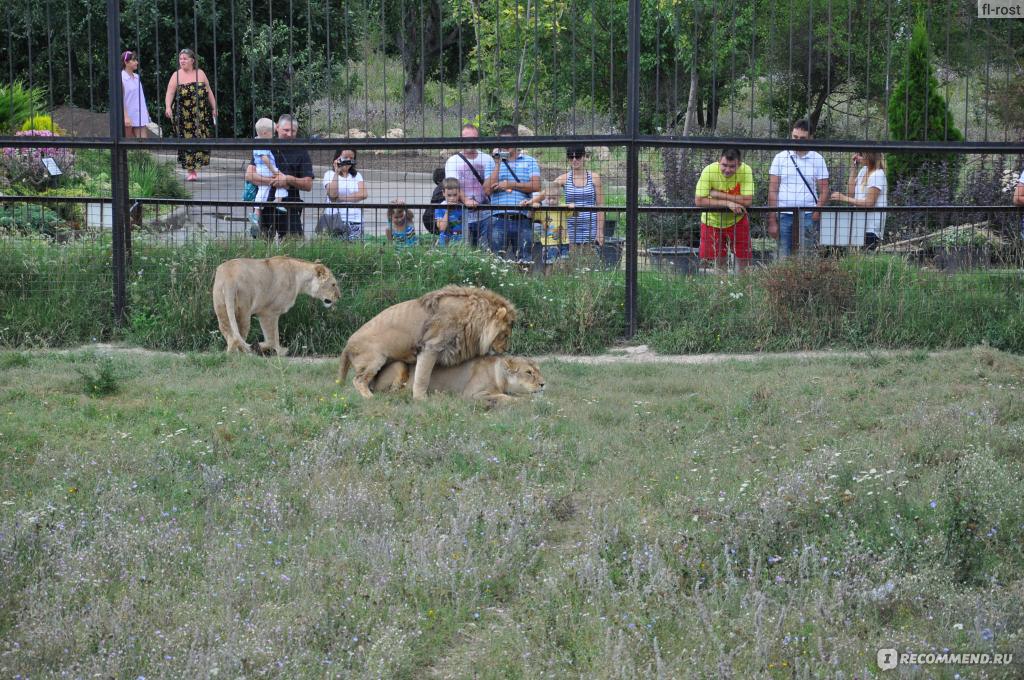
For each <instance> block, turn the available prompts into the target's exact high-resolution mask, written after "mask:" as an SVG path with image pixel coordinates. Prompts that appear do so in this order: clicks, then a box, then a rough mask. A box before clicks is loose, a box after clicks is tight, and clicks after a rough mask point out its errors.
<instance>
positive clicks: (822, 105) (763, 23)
mask: <svg viewBox="0 0 1024 680" xmlns="http://www.w3.org/2000/svg"><path fill="white" fill-rule="evenodd" d="M906 4H907V3H901V2H897V3H895V4H892V3H884V2H867V3H865V2H864V1H863V0H789V2H787V3H775V2H768V3H767V4H766V5H761V6H760V7H759V8H758V9H757V16H758V17H759V19H760V21H759V22H758V40H759V43H760V45H761V46H762V48H761V49H762V54H763V57H762V64H763V67H764V68H765V70H766V71H767V73H766V76H767V80H768V84H769V86H768V88H767V96H766V97H765V99H764V101H763V107H764V109H765V110H766V112H767V113H768V114H769V116H770V117H771V118H772V120H773V121H775V123H776V125H777V127H778V132H779V133H780V134H782V135H788V134H789V130H790V125H791V124H792V122H793V121H794V120H797V119H799V118H805V117H806V118H807V119H808V120H809V121H810V123H811V128H812V129H813V130H815V131H816V132H817V133H818V134H824V133H825V132H826V131H828V130H829V128H832V127H833V125H832V119H831V115H830V114H831V113H832V111H831V110H830V109H829V108H828V107H829V98H830V97H832V96H833V95H834V94H835V93H837V92H839V91H840V90H842V91H843V92H844V93H845V94H846V96H847V97H848V101H851V102H852V101H855V100H865V101H869V102H870V101H884V98H885V92H886V76H887V74H888V68H887V62H888V60H889V59H890V56H891V53H890V50H889V48H888V45H889V42H890V41H894V40H895V39H896V36H898V35H899V33H900V32H901V31H900V26H902V25H903V24H904V22H905V21H906V17H905V12H906ZM866 136H867V135H866Z"/></svg>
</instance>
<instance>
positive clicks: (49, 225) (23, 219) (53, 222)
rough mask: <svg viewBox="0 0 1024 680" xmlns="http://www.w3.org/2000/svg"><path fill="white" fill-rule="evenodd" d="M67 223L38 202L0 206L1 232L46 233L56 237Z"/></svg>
mask: <svg viewBox="0 0 1024 680" xmlns="http://www.w3.org/2000/svg"><path fill="white" fill-rule="evenodd" d="M67 227H68V225H67V223H66V222H65V221H64V220H63V219H62V218H61V216H60V215H58V214H57V213H56V212H54V211H53V210H50V209H49V208H47V207H45V206H43V205H40V204H38V203H10V204H6V205H3V206H0V232H11V233H19V234H30V233H37V234H44V235H46V236H51V237H55V236H57V235H58V234H59V233H61V232H63V231H65V230H66V229H67Z"/></svg>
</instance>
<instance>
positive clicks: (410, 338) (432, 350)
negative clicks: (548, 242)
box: [338, 286, 516, 399]
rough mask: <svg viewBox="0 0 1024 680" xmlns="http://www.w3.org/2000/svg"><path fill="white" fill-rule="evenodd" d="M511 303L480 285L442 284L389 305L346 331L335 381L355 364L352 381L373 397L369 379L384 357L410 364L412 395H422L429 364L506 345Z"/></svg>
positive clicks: (452, 362)
mask: <svg viewBox="0 0 1024 680" xmlns="http://www.w3.org/2000/svg"><path fill="white" fill-rule="evenodd" d="M515 320H516V308H515V307H514V306H513V305H512V303H511V302H509V301H508V300H506V299H505V298H503V297H502V296H500V295H498V294H497V293H495V292H493V291H490V290H485V289H483V288H471V287H463V286H445V287H444V288H442V289H440V290H435V291H432V292H430V293H427V294H425V295H422V296H420V297H418V298H416V299H415V300H406V301H405V302H399V303H398V304H396V305H391V306H390V307H388V308H387V309H385V310H384V311H382V312H381V313H380V314H378V315H377V316H375V317H373V318H372V319H370V320H369V321H367V322H366V323H365V324H363V325H362V327H361V328H359V330H357V331H356V332H355V333H353V334H352V335H351V336H349V339H348V342H347V343H345V349H344V350H343V351H342V352H341V362H340V365H339V366H338V380H339V382H342V383H344V382H345V377H346V376H347V375H348V370H349V368H350V367H351V368H354V369H355V378H353V380H352V384H353V386H354V387H355V388H356V391H357V392H359V394H360V395H362V396H363V397H365V398H367V399H369V398H371V397H373V392H371V390H370V383H371V382H372V381H373V379H374V376H376V375H377V373H378V372H379V371H380V369H382V368H383V367H384V365H385V364H387V363H388V362H389V361H401V362H404V363H407V364H415V366H416V368H415V371H414V372H413V381H412V397H413V399H423V398H425V397H426V394H427V385H429V384H430V375H431V373H432V372H433V370H434V364H437V365H439V366H456V365H458V364H461V363H463V362H465V361H467V360H469V359H472V358H473V357H478V356H484V355H487V354H491V353H496V354H500V353H502V352H504V351H505V350H506V349H507V348H508V341H509V334H510V333H511V330H512V324H513V322H514V321H515Z"/></svg>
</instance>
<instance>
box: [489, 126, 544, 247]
mask: <svg viewBox="0 0 1024 680" xmlns="http://www.w3.org/2000/svg"><path fill="white" fill-rule="evenodd" d="M518 134H519V130H518V129H517V128H516V126H515V125H506V126H504V127H503V128H501V129H500V130H498V136H499V137H515V136H517V135H518ZM484 191H485V192H486V193H488V194H490V196H491V203H490V207H491V243H490V246H491V250H492V251H494V252H496V253H501V254H503V255H504V256H506V257H508V258H510V259H518V260H519V261H520V262H530V261H531V257H530V248H531V245H532V243H533V223H532V222H531V221H530V215H529V211H527V210H523V209H522V207H521V206H522V204H523V201H527V200H529V199H530V198H532V196H533V194H534V193H536V192H538V191H540V165H539V164H538V163H537V160H536V159H535V158H533V157H532V156H529V155H527V154H525V153H522V152H521V151H520V150H519V149H517V148H516V147H515V146H514V145H513V146H505V147H498V148H497V149H495V150H494V170H492V171H491V174H490V175H489V176H488V177H487V181H486V183H485V184H484Z"/></svg>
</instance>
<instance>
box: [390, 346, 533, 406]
mask: <svg viewBox="0 0 1024 680" xmlns="http://www.w3.org/2000/svg"><path fill="white" fill-rule="evenodd" d="M411 370H412V366H410V365H409V364H405V363H402V362H401V361H392V362H391V363H389V364H388V365H387V366H385V367H384V370H382V371H381V372H380V373H378V374H377V377H376V378H374V379H373V382H372V383H370V388H371V389H372V390H374V391H375V392H390V391H398V390H401V389H402V388H404V387H405V386H406V384H407V383H408V382H409V373H410V371H411ZM427 391H428V392H447V393H449V394H457V395H459V396H461V397H465V398H466V399H481V400H483V401H485V402H487V404H488V405H489V406H496V405H498V404H507V403H509V402H512V401H515V397H521V396H526V395H530V394H537V393H538V392H543V391H544V376H543V375H541V372H540V368H538V367H537V364H535V363H534V362H532V361H530V360H529V359H526V358H525V357H510V356H488V357H477V358H476V359H470V360H469V361H466V362H464V363H461V364H459V365H458V366H448V367H442V366H438V367H436V368H434V372H433V373H432V374H431V376H430V385H429V386H428V387H427Z"/></svg>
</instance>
